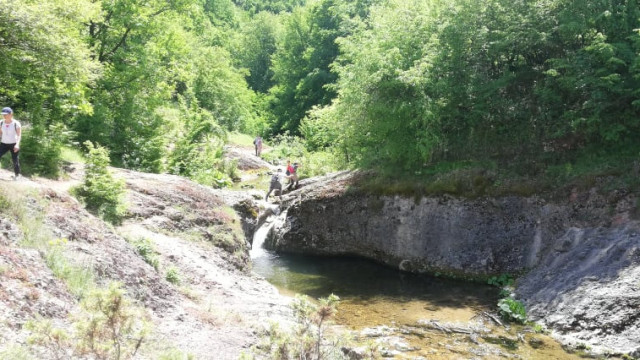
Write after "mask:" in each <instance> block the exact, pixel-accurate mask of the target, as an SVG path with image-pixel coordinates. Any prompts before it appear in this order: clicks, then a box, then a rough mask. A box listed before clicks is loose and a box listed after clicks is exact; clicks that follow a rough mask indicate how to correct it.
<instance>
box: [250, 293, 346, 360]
mask: <svg viewBox="0 0 640 360" xmlns="http://www.w3.org/2000/svg"><path fill="white" fill-rule="evenodd" d="M339 300H340V299H339V298H338V297H337V296H336V295H333V294H331V295H330V296H328V297H327V298H322V299H319V300H318V302H314V301H312V300H311V299H309V298H308V297H306V296H303V295H297V296H296V298H295V299H294V300H293V302H292V304H291V308H292V310H293V314H294V317H295V320H296V323H295V325H294V326H293V327H292V328H290V329H283V328H282V327H281V326H280V325H279V324H277V323H272V324H271V326H270V327H269V329H267V330H266V331H265V333H264V334H262V335H263V337H262V341H261V342H260V343H259V344H258V345H256V346H254V348H253V349H252V353H250V354H243V355H242V356H241V359H243V360H249V359H264V358H268V359H274V360H275V359H277V360H293V359H326V360H342V359H347V356H346V355H344V353H343V352H342V348H343V347H344V346H345V345H347V340H346V339H345V338H344V337H343V336H339V335H333V336H331V335H327V330H328V324H329V323H330V320H331V318H332V317H333V316H334V315H335V314H336V312H337V306H338V303H339Z"/></svg>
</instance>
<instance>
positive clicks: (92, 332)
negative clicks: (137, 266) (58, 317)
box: [25, 283, 149, 360]
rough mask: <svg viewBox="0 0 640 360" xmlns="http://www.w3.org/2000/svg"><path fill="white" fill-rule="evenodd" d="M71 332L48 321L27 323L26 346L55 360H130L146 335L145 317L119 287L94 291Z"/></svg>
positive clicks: (147, 325) (74, 322) (116, 285)
mask: <svg viewBox="0 0 640 360" xmlns="http://www.w3.org/2000/svg"><path fill="white" fill-rule="evenodd" d="M80 306H81V309H82V311H81V312H80V313H78V314H76V315H74V316H73V324H72V329H66V328H60V327H55V326H54V324H53V323H52V321H51V320H47V319H40V320H33V321H29V322H27V324H26V325H25V327H26V329H27V330H29V331H31V333H32V335H31V336H30V337H29V343H30V344H32V345H38V346H41V347H44V348H46V349H47V350H48V351H49V354H51V355H53V357H54V358H55V359H73V358H77V357H78V356H88V357H90V358H96V359H114V360H119V359H130V358H133V357H135V356H136V354H137V353H138V350H139V349H140V346H141V345H142V343H143V341H144V340H145V339H146V336H147V334H148V332H149V322H148V319H147V318H148V317H147V315H146V313H145V312H144V310H143V309H141V308H138V307H137V306H135V305H133V304H132V303H131V302H130V300H129V299H128V298H127V297H126V296H125V292H124V290H123V289H122V288H121V285H120V284H119V283H111V284H110V285H109V287H108V288H107V289H95V290H93V291H92V292H91V293H89V294H88V296H87V297H86V298H85V299H84V300H83V301H82V302H81V303H80Z"/></svg>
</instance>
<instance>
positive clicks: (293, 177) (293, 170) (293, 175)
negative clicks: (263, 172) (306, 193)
mask: <svg viewBox="0 0 640 360" xmlns="http://www.w3.org/2000/svg"><path fill="white" fill-rule="evenodd" d="M286 175H287V179H289V183H288V184H287V190H291V189H292V188H293V187H294V186H295V187H296V188H297V187H298V163H293V165H291V160H287V172H286Z"/></svg>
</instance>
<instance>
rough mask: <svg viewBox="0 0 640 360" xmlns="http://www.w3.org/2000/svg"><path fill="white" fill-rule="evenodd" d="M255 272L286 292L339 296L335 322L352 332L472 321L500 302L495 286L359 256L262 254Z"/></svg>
mask: <svg viewBox="0 0 640 360" xmlns="http://www.w3.org/2000/svg"><path fill="white" fill-rule="evenodd" d="M253 269H254V271H255V272H256V273H258V274H260V275H262V276H263V277H265V278H266V279H267V280H268V281H269V282H270V283H272V284H273V285H275V286H276V287H277V288H278V289H279V290H280V292H281V293H283V294H288V295H292V294H296V293H300V294H305V295H308V296H310V297H312V298H320V297H327V296H328V295H330V294H332V293H333V294H336V295H338V296H339V297H340V299H341V301H340V307H339V312H338V316H337V318H336V321H337V322H338V323H340V324H342V325H345V326H348V327H351V328H360V327H370V326H377V325H389V324H411V323H414V322H415V321H417V320H419V319H446V320H447V321H468V320H470V319H471V318H472V317H473V316H474V315H475V314H477V313H478V312H479V311H484V310H489V309H491V308H492V307H494V306H495V304H496V302H497V301H498V291H497V289H496V288H493V287H490V286H485V285H479V284H470V283H464V282H458V281H452V280H445V279H439V278H435V277H427V276H420V275H415V274H410V273H406V272H401V271H398V270H394V269H391V268H388V267H385V266H381V265H379V264H376V263H374V262H371V261H368V260H364V259H358V258H326V257H310V256H299V255H284V256H278V255H274V254H270V253H268V252H265V253H264V256H261V257H258V258H254V260H253Z"/></svg>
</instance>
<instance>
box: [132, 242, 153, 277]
mask: <svg viewBox="0 0 640 360" xmlns="http://www.w3.org/2000/svg"><path fill="white" fill-rule="evenodd" d="M131 245H133V247H134V248H135V249H136V252H137V253H138V255H140V257H142V259H143V260H144V261H145V262H146V263H147V264H149V265H151V266H153V268H154V269H156V271H157V270H158V267H159V266H160V259H159V258H158V254H157V253H156V249H155V248H154V246H153V242H152V241H151V240H149V239H147V238H139V239H137V240H134V241H132V242H131Z"/></svg>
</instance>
